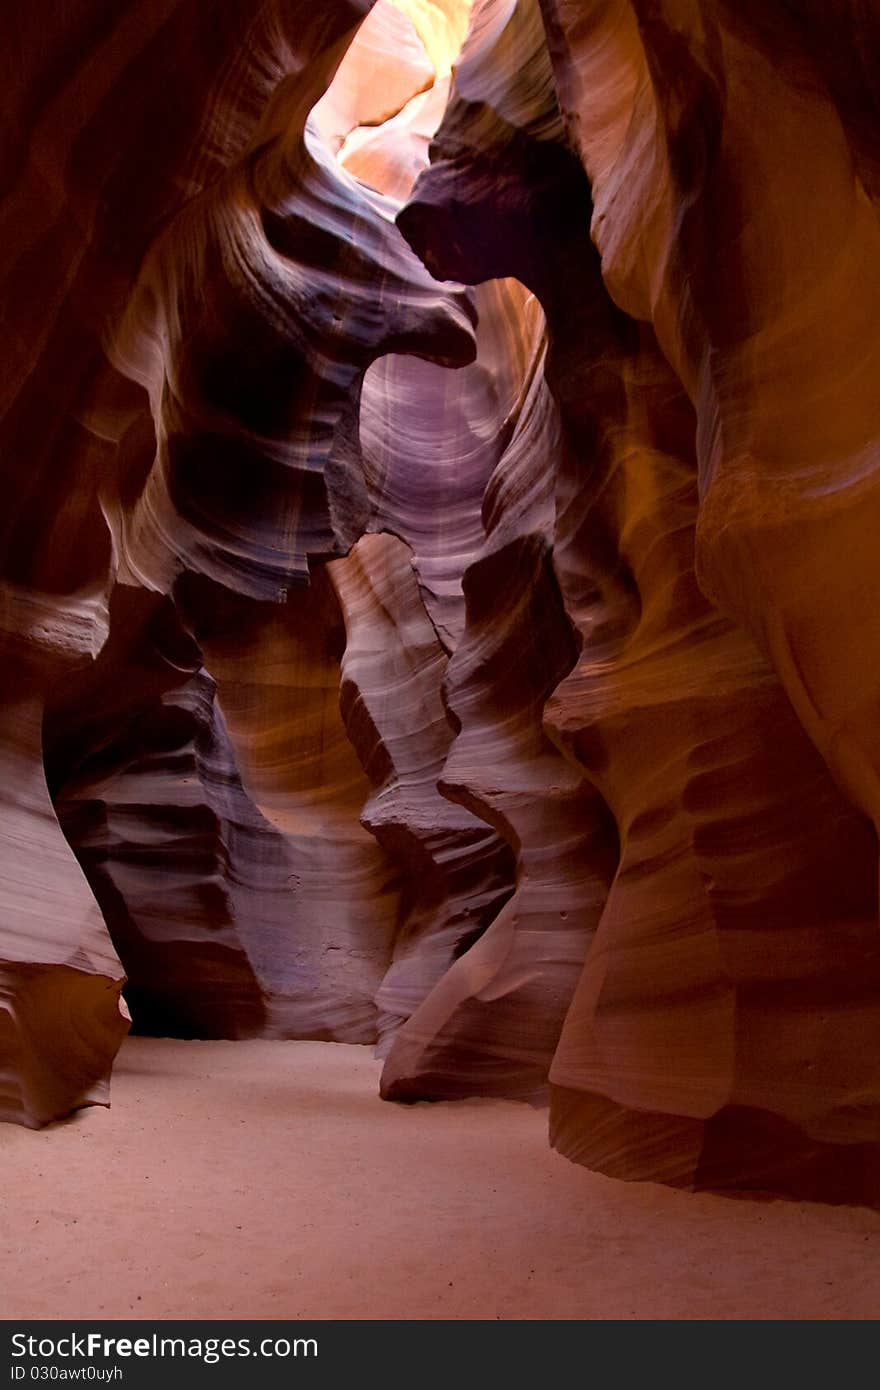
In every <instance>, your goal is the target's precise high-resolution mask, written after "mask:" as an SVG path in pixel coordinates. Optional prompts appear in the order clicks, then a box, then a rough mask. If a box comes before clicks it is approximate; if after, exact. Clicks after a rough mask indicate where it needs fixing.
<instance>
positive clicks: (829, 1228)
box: [0, 1038, 880, 1319]
mask: <svg viewBox="0 0 880 1390" xmlns="http://www.w3.org/2000/svg"><path fill="white" fill-rule="evenodd" d="M378 1071H379V1066H378V1063H376V1062H375V1061H374V1060H373V1058H372V1056H371V1054H370V1051H369V1049H367V1048H362V1047H342V1046H337V1045H334V1044H332V1043H279V1042H251V1043H222V1042H221V1043H205V1042H198V1043H195V1042H172V1041H154V1040H151V1039H143V1038H136V1039H131V1040H130V1041H129V1042H128V1043H127V1044H126V1045H125V1047H124V1048H123V1050H122V1054H121V1056H120V1059H119V1062H118V1065H117V1068H116V1072H115V1075H114V1083H113V1106H112V1109H111V1110H109V1111H108V1110H105V1109H92V1110H87V1111H82V1112H80V1113H79V1114H78V1115H77V1116H75V1117H74V1118H73V1119H72V1120H70V1121H68V1122H67V1123H65V1124H63V1125H57V1126H55V1127H54V1128H52V1129H49V1130H43V1131H41V1132H39V1133H34V1132H31V1131H28V1130H24V1129H18V1128H16V1127H14V1126H11V1125H4V1126H0V1131H2V1132H0V1150H2V1175H3V1204H2V1227H0V1269H2V1271H3V1278H2V1291H0V1316H2V1317H5V1318H88V1317H94V1316H97V1315H103V1316H104V1317H106V1318H124V1317H144V1318H149V1317H157V1318H169V1317H178V1318H180V1317H183V1318H186V1317H202V1318H224V1317H240V1318H297V1317H303V1318H444V1317H446V1318H716V1317H721V1318H823V1319H827V1318H874V1317H877V1316H878V1315H880V1214H877V1213H874V1212H869V1211H865V1210H861V1209H856V1208H823V1207H818V1206H805V1205H801V1204H794V1203H785V1202H753V1201H743V1200H735V1201H731V1200H727V1199H724V1198H720V1197H706V1196H696V1197H695V1196H693V1195H690V1194H687V1193H679V1192H672V1191H668V1190H666V1189H665V1188H661V1187H655V1186H653V1185H650V1184H624V1183H618V1182H614V1181H612V1180H611V1179H608V1178H603V1177H599V1176H597V1175H596V1174H594V1173H589V1172H587V1171H586V1170H585V1169H582V1168H576V1167H574V1166H573V1165H571V1164H569V1163H567V1162H566V1161H565V1160H564V1159H562V1158H559V1157H558V1156H557V1155H555V1154H553V1153H551V1152H550V1150H549V1148H548V1147H547V1142H546V1137H545V1127H546V1115H545V1114H543V1113H541V1112H537V1111H534V1110H531V1109H529V1108H528V1107H526V1106H520V1105H514V1104H510V1103H507V1102H500V1101H468V1102H461V1103H457V1104H447V1105H433V1106H432V1105H417V1106H412V1107H403V1106H396V1105H388V1104H385V1103H384V1102H382V1101H380V1100H379V1099H378V1097H377V1095H376V1083H377V1078H378Z"/></svg>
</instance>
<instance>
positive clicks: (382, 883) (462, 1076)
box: [0, 0, 880, 1201]
mask: <svg viewBox="0 0 880 1390" xmlns="http://www.w3.org/2000/svg"><path fill="white" fill-rule="evenodd" d="M832 15H833V21H832ZM12 20H13V24H15V25H16V31H15V43H14V45H12V44H7V45H6V51H7V53H9V54H12V53H13V52H14V53H15V55H17V56H16V61H15V62H14V64H13V65H12V66H13V70H12V71H11V72H10V74H9V76H8V81H7V82H6V83H5V86H4V100H5V103H6V107H7V113H8V118H9V121H10V128H11V129H12V131H13V134H14V137H15V138H14V140H13V142H12V143H11V147H10V152H9V155H8V158H7V162H6V165H5V166H4V174H3V183H2V200H0V220H2V226H3V229H4V239H5V240H4V244H5V246H6V249H7V254H6V262H5V267H4V274H3V280H2V284H3V295H4V307H5V316H6V322H7V325H8V329H7V334H6V336H5V344H6V353H5V357H6V361H5V372H4V378H3V385H2V389H0V408H2V419H0V442H2V457H0V464H2V467H3V468H4V470H5V483H6V491H5V495H6V497H7V499H8V505H7V508H6V510H5V512H4V520H3V522H2V524H0V579H2V582H3V586H4V587H3V597H2V604H3V607H2V617H3V622H2V632H3V638H2V640H3V643H4V667H3V675H2V681H0V687H2V688H0V700H2V709H3V722H2V729H0V751H2V755H3V760H4V771H5V776H4V793H3V798H2V805H0V813H2V814H0V837H2V857H0V905H2V918H0V962H2V965H0V971H2V980H3V991H4V993H3V1000H4V1004H3V1009H2V1011H0V1020H2V1023H0V1028H2V1031H0V1077H2V1085H0V1097H2V1107H3V1108H2V1114H3V1115H4V1116H5V1117H6V1118H11V1119H18V1120H20V1121H23V1122H25V1123H28V1124H40V1123H44V1122H45V1121H46V1120H49V1119H51V1118H53V1117H55V1116H57V1115H60V1114H63V1113H65V1112H66V1111H68V1110H70V1109H71V1108H73V1107H74V1106H76V1105H78V1104H82V1103H86V1102H89V1101H93V1100H101V1099H106V1084H107V1077H108V1073H109V1068H110V1064H111V1062H112V1057H113V1054H114V1052H115V1049H116V1047H117V1046H118V1044H119V1041H120V1039H121V1037H122V1036H123V1034H124V1031H125V1028H126V1026H127V1020H126V1017H125V1013H124V1005H122V1004H121V1002H120V989H121V988H122V986H123V981H124V974H125V975H127V977H128V980H127V984H125V995H126V998H127V1000H128V1003H129V1005H130V1007H131V1010H132V1014H133V1023H134V1026H135V1027H137V1028H140V1029H142V1030H145V1031H153V1032H161V1031H168V1032H175V1033H178V1034H181V1035H185V1036H213V1037H242V1036H253V1035H258V1034H259V1035H264V1036H273V1037H316V1038H333V1039H340V1040H345V1041H359V1042H375V1043H377V1044H378V1045H379V1046H380V1048H381V1051H382V1053H383V1055H384V1057H385V1064H384V1070H383V1078H382V1091H383V1094H384V1095H385V1096H387V1097H388V1098H391V1099H406V1100H413V1099H431V1098H442V1097H449V1096H461V1095H480V1094H489V1095H505V1096H515V1097H521V1098H528V1099H535V1098H538V1097H546V1096H547V1095H548V1093H549V1097H550V1106H551V1109H550V1130H551V1138H552V1142H553V1143H555V1144H556V1145H557V1147H559V1148H560V1149H561V1150H562V1152H564V1153H566V1154H567V1155H568V1156H570V1157H572V1158H574V1159H576V1160H577V1161H580V1162H583V1163H586V1164H589V1165H591V1166H593V1167H597V1168H599V1169H601V1170H602V1171H604V1172H607V1173H611V1174H614V1175H617V1176H621V1177H628V1178H652V1179H658V1180H662V1181H666V1182H671V1183H675V1184H680V1185H686V1186H695V1187H699V1186H710V1187H751V1188H755V1187H758V1188H765V1189H771V1190H775V1191H781V1192H788V1193H793V1194H796V1195H799V1196H806V1197H820V1198H828V1199H833V1200H846V1199H850V1200H871V1201H873V1200H876V1199H877V1197H878V1186H880V1183H878V1180H877V1178H876V1173H877V1171H878V1158H880V938H878V923H877V879H878V864H877V842H876V829H875V827H876V825H877V823H878V815H880V804H878V795H877V786H878V768H880V745H878V736H877V728H878V718H877V716H878V707H880V694H878V690H880V655H878V653H880V632H878V630H877V611H878V603H877V597H878V592H880V582H878V575H877V572H876V571H877V565H878V561H877V548H876V545H875V544H874V536H875V533H876V531H877V521H878V518H877V516H876V515H875V512H876V509H877V508H876V499H877V496H878V488H877V481H876V478H877V467H876V460H877V457H878V432H880V430H878V427H880V415H878V399H880V397H878V393H877V389H876V386H877V379H878V366H880V330H878V323H880V313H878V309H880V272H878V264H880V261H878V254H877V253H878V249H880V229H878V221H877V206H876V204H877V196H878V188H880V179H878V174H877V170H878V166H880V160H878V155H877V102H876V90H875V88H876V81H875V79H874V75H873V68H874V67H875V66H876V65H875V64H874V65H873V66H872V63H871V55H872V54H876V52H877V37H878V35H877V26H876V23H875V21H874V20H873V19H872V18H871V17H870V16H869V15H868V14H867V12H866V11H865V9H864V7H863V6H857V5H855V4H849V3H846V0H840V3H839V4H836V5H834V6H832V7H831V9H830V10H829V9H828V7H827V6H826V7H825V8H824V9H823V7H822V6H820V5H818V4H813V3H811V4H807V5H805V6H803V7H802V9H801V10H800V11H799V12H798V14H797V15H795V14H794V11H793V10H792V8H791V7H790V6H788V5H786V4H784V3H782V0H769V2H767V0H765V2H764V3H761V4H760V5H759V4H757V3H749V4H745V5H743V4H739V5H733V4H732V3H728V2H727V0H706V3H702V4H700V5H696V4H693V3H690V0H657V3H653V2H652V3H648V0H578V3H573V2H572V3H570V0H475V3H474V4H473V5H469V4H467V3H466V0H377V3H376V4H375V5H374V6H371V5H370V4H369V3H368V0H363V3H361V0H358V2H357V3H355V2H354V0H350V2H349V0H334V2H333V3H332V4H330V5H329V7H328V6H325V7H323V8H322V10H321V12H320V15H318V14H317V13H316V11H315V9H314V7H313V6H309V5H306V4H305V3H303V0H266V3H262V4H258V5H256V6H254V5H244V4H237V3H235V4H229V5H224V6H223V7H222V15H219V16H218V13H217V12H216V11H215V10H214V9H213V8H211V7H209V6H206V5H202V4H200V3H193V4H185V3H182V0H181V2H180V3H174V0H133V3H131V4H130V5H129V6H128V7H127V8H125V9H124V10H123V11H122V12H120V11H119V10H118V7H117V8H116V9H115V10H114V11H113V13H112V14H111V13H110V11H109V10H108V9H107V7H106V6H103V5H101V4H99V3H98V0H79V3H77V4H73V5H69V6H66V7H65V9H64V12H63V15H60V16H59V18H58V23H57V24H56V25H55V26H54V27H53V30H52V33H51V34H50V35H46V34H44V33H43V32H42V30H41V29H40V28H39V26H38V24H37V19H36V17H35V14H34V12H33V11H28V10H26V9H25V7H21V8H20V9H19V10H17V11H16V13H14V14H13V16H12ZM459 50H460V51H459ZM77 861H78V863H77Z"/></svg>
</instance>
